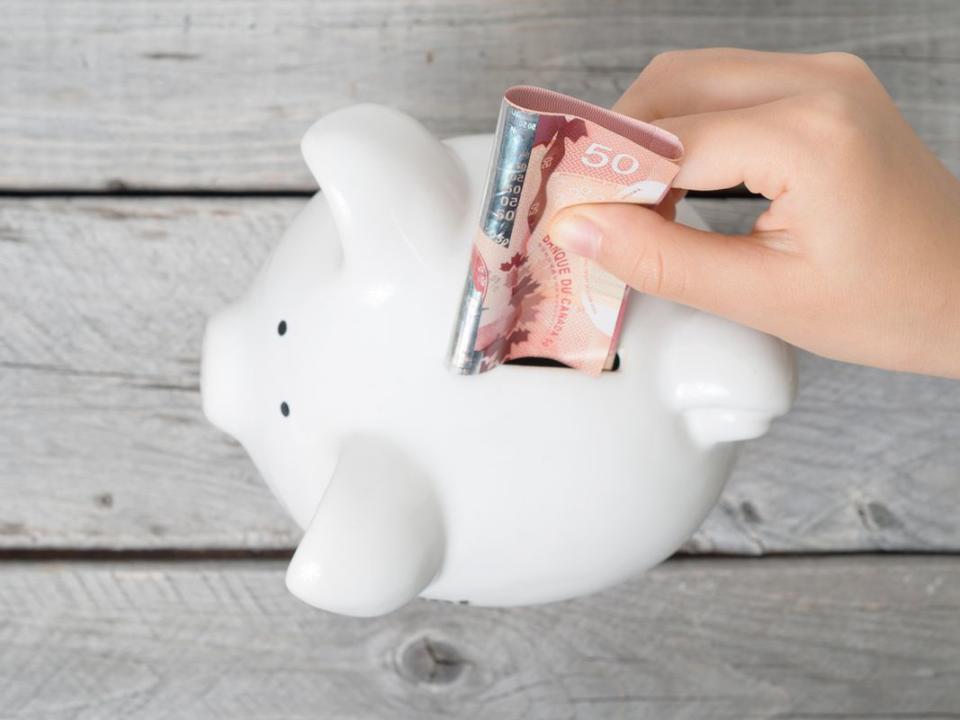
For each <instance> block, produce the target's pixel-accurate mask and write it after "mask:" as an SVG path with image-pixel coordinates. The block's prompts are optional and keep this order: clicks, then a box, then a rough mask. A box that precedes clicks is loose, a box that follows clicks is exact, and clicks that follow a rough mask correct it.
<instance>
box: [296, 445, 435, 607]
mask: <svg viewBox="0 0 960 720" xmlns="http://www.w3.org/2000/svg"><path fill="white" fill-rule="evenodd" d="M444 548H445V534H444V528H443V522H442V515H441V512H440V507H439V504H438V503H437V500H436V496H435V491H434V488H433V486H432V484H431V483H430V482H429V481H428V479H427V477H426V475H425V474H423V473H422V472H420V471H419V470H418V468H416V466H415V465H414V464H413V463H411V461H410V460H409V458H408V457H406V456H405V455H404V454H403V453H401V452H399V451H397V450H396V449H395V448H393V447H391V446H389V445H388V444H385V443H383V442H380V441H376V440H371V439H362V438H358V439H355V440H351V441H350V442H348V443H347V444H345V446H344V448H343V450H342V452H341V455H340V461H339V463H338V465H337V468H336V470H335V472H334V476H333V479H332V480H331V481H330V484H329V486H328V487H327V490H326V492H325V493H324V496H323V498H322V499H321V501H320V504H319V506H318V507H317V511H316V514H315V515H314V518H313V520H312V522H311V523H310V526H309V527H308V528H307V531H306V533H305V534H304V536H303V539H302V540H301V541H300V545H299V546H298V547H297V551H296V553H295V554H294V556H293V559H292V560H291V561H290V565H289V567H288V568H287V576H286V583H287V588H288V589H289V590H290V592H291V593H293V594H294V595H295V596H296V597H298V598H300V599H301V600H303V601H304V602H306V603H308V604H310V605H313V606H314V607H317V608H321V609H323V610H328V611H330V612H335V613H339V614H342V615H353V616H356V617H373V616H377V615H384V614H386V613H389V612H392V611H393V610H396V609H398V608H400V607H402V606H403V605H405V604H406V603H408V602H409V601H410V600H412V599H414V598H415V597H417V596H418V595H419V594H420V593H421V592H423V590H424V589H425V588H426V587H427V586H428V585H430V583H431V582H432V581H433V580H434V578H435V577H436V576H437V574H438V573H439V572H440V569H441V567H442V565H443V557H444Z"/></svg>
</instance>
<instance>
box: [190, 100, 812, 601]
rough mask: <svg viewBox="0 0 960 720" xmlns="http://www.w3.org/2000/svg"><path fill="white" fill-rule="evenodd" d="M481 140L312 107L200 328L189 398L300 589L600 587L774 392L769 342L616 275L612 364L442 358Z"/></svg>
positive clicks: (448, 594)
mask: <svg viewBox="0 0 960 720" xmlns="http://www.w3.org/2000/svg"><path fill="white" fill-rule="evenodd" d="M490 143H491V137H490V136H487V135H484V136H472V137H462V138H455V139H452V140H449V141H446V142H443V143H441V142H439V141H437V140H436V139H434V138H433V137H432V136H431V135H430V134H429V133H427V132H426V130H424V128H423V127H422V126H420V125H419V124H418V123H416V122H415V121H414V120H412V119H411V118H409V117H407V116H405V115H403V114H401V113H398V112H396V111H393V110H390V109H388V108H383V107H378V106H372V105H361V106H355V107H351V108H347V109H344V110H341V111H338V112H335V113H333V114H331V115H328V116H326V117H324V118H323V119H321V120H320V121H319V122H317V123H316V124H315V125H314V126H313V127H312V128H311V129H310V131H309V132H308V133H307V135H306V137H305V138H304V141H303V153H304V157H305V159H306V161H307V164H308V165H309V167H310V169H311V171H312V172H313V174H314V175H315V176H316V179H317V181H318V183H319V185H320V188H321V190H322V192H321V193H318V194H317V195H316V196H315V197H314V198H313V199H312V200H311V201H310V202H309V203H308V205H307V206H306V208H305V209H304V210H303V211H302V213H301V214H300V215H299V217H298V218H297V219H296V220H295V221H294V223H293V224H292V225H291V227H290V228H289V230H288V231H287V233H286V235H285V236H284V238H283V240H282V241H281V243H280V245H279V246H278V247H277V249H276V251H275V252H274V254H273V255H272V256H271V258H270V259H269V261H268V262H267V263H266V266H265V267H264V268H263V270H262V271H261V273H260V275H259V276H258V277H257V279H256V280H255V282H254V284H253V286H252V287H251V288H250V290H249V292H248V293H247V294H246V295H245V296H244V297H242V298H241V299H239V300H238V301H237V302H236V303H235V304H233V305H231V306H229V307H227V308H226V309H224V310H223V311H222V312H220V313H219V314H217V315H216V316H214V317H213V318H212V319H211V320H210V322H209V325H208V327H207V331H206V336H205V339H204V348H203V373H202V375H203V377H202V390H203V404H204V410H205V412H206V414H207V416H208V417H209V419H210V420H211V421H212V422H213V423H214V424H215V425H217V426H218V427H219V428H221V429H222V430H224V431H225V432H227V433H229V434H230V435H232V436H233V437H235V438H236V439H237V440H238V441H239V442H241V443H242V444H243V446H244V447H245V448H246V450H247V452H248V453H249V454H250V456H251V458H252V459H253V461H254V463H255V464H256V465H257V467H258V469H259V470H260V472H261V473H262V475H263V477H264V478H265V480H266V482H267V484H268V485H269V487H270V489H271V490H272V491H273V493H274V494H275V495H276V496H277V498H278V499H279V500H280V502H281V503H283V505H284V507H285V508H286V509H287V511H288V512H289V513H290V514H291V515H292V516H293V518H294V519H295V520H296V522H297V523H299V524H300V525H301V526H302V527H303V528H304V530H305V533H304V536H303V540H302V541H301V543H300V546H299V548H298V549H297V552H296V554H295V556H294V558H293V560H292V562H291V563H290V567H289V569H288V572H287V585H288V587H289V588H290V590H291V591H292V592H293V593H294V594H295V595H297V596H298V597H300V598H301V599H303V600H305V601H306V602H308V603H310V604H312V605H315V606H317V607H320V608H324V609H326V610H330V611H333V612H338V613H344V614H349V615H359V616H372V615H379V614H383V613H387V612H390V611H391V610H394V609H396V608H398V607H400V606H402V605H403V604H405V603H406V602H408V601H409V600H411V599H412V598H414V597H416V596H418V595H422V596H425V597H429V598H439V599H444V600H451V601H456V602H470V603H475V604H479V605H501V606H502V605H520V604H528V603H541V602H547V601H552V600H559V599H563V598H568V597H572V596H576V595H581V594H584V593H590V592H594V591H597V590H600V589H602V588H604V587H607V586H610V585H612V584H615V583H618V582H620V581H622V580H624V579H626V578H627V577H629V576H631V575H633V574H634V573H637V572H639V571H642V570H644V569H646V568H649V567H651V566H652V565H654V564H656V563H658V562H660V561H661V560H662V559H664V558H665V557H667V556H668V555H670V554H671V553H672V552H674V551H675V550H676V549H677V548H678V547H679V546H680V545H681V544H682V543H683V542H684V540H686V539H687V538H688V537H689V536H690V534H691V533H692V532H693V531H694V530H695V528H696V527H697V526H698V525H699V524H700V522H701V521H702V520H703V518H704V516H705V515H706V514H707V512H708V511H709V510H710V508H711V506H712V505H713V504H714V502H715V500H716V498H717V496H718V494H719V493H720V490H721V488H722V486H723V483H724V481H725V479H726V478H727V476H728V474H729V471H730V467H731V463H732V461H733V458H734V452H735V448H736V443H737V441H741V440H746V439H749V438H755V437H757V436H759V435H762V434H763V433H764V432H765V431H766V430H767V428H768V426H769V423H770V421H771V419H772V418H773V417H775V416H777V415H780V414H782V413H784V412H786V411H787V409H788V407H789V405H790V402H791V399H792V397H793V393H794V382H795V381H794V377H795V373H794V368H793V361H792V355H791V353H790V351H789V349H788V348H787V347H786V346H785V345H784V344H783V343H781V342H780V341H778V340H775V339H773V338H771V337H769V336H766V335H763V334H761V333H758V332H755V331H753V330H749V329H746V328H743V327H741V326H738V325H736V324H733V323H731V322H728V321H726V320H722V319H720V318H717V317H714V316H711V315H707V314H704V313H701V312H697V311H694V310H691V309H689V308H686V307H682V306H679V305H675V304H671V303H668V302H664V301H661V300H658V299H655V298H652V297H647V296H640V295H637V294H634V295H633V296H632V298H631V300H630V304H629V309H628V311H627V315H626V318H625V322H624V328H623V335H622V342H621V345H620V351H619V353H620V359H621V365H620V369H619V370H617V371H616V372H609V373H604V374H603V376H602V377H600V378H599V379H596V378H591V377H588V376H586V375H583V374H580V373H578V372H576V371H573V370H567V369H562V368H545V367H521V366H503V367H499V368H497V369H495V370H493V371H491V372H489V373H486V374H484V375H480V376H475V377H461V376H457V375H454V374H452V373H451V372H449V371H448V370H447V369H446V367H445V360H446V353H447V347H448V343H449V340H450V333H451V330H452V326H453V322H454V316H455V313H456V310H457V306H458V302H459V299H460V293H461V290H462V286H463V282H464V277H465V275H464V274H465V272H466V269H467V268H466V265H467V260H468V255H469V245H470V243H471V240H472V235H473V232H474V227H475V224H476V222H477V212H478V210H477V208H478V207H479V205H480V202H481V194H482V190H483V183H484V180H485V174H486V170H487V162H488V159H489V152H490ZM679 213H680V214H679V219H680V220H681V221H683V222H686V223H688V224H691V225H694V226H699V227H703V223H702V221H701V220H700V218H699V217H697V215H696V213H695V212H694V211H693V210H692V208H690V207H689V206H688V205H683V204H681V207H680V210H679Z"/></svg>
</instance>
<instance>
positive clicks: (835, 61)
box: [817, 51, 873, 76]
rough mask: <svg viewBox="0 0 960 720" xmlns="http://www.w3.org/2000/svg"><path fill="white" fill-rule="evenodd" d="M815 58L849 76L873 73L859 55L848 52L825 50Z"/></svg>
mask: <svg viewBox="0 0 960 720" xmlns="http://www.w3.org/2000/svg"><path fill="white" fill-rule="evenodd" d="M817 58H818V59H819V60H820V61H821V62H822V63H823V64H825V65H827V66H829V67H830V68H831V69H832V70H835V71H838V72H841V73H844V74H846V75H850V76H865V75H873V72H872V71H871V70H870V66H869V65H867V63H866V61H865V60H864V59H863V58H862V57H860V56H859V55H854V54H853V53H849V52H840V51H834V52H825V53H820V54H819V55H817Z"/></svg>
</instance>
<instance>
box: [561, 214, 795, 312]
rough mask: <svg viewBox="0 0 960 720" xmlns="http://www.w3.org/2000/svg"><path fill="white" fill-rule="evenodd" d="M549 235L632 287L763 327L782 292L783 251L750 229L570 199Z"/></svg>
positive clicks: (569, 249)
mask: <svg viewBox="0 0 960 720" xmlns="http://www.w3.org/2000/svg"><path fill="white" fill-rule="evenodd" d="M550 239H551V240H552V241H553V242H554V243H556V244H557V245H559V246H560V247H562V248H564V249H565V250H568V251H569V252H572V253H574V254H577V255H582V256H584V257H587V258H589V259H591V260H594V261H596V262H597V263H598V264H599V265H600V266H601V267H603V268H604V269H606V270H607V271H609V272H611V273H613V274H614V275H616V276H617V277H619V278H620V279H621V280H623V281H624V282H625V283H627V284H628V285H629V286H630V287H632V288H635V289H636V290H639V291H640V292H643V293H648V294H650V295H658V296H660V297H664V298H667V299H668V300H673V301H676V302H679V303H683V304H684V305H690V306H693V307H696V308H699V309H701V310H706V311H707V312H712V313H715V314H717V315H723V316H725V317H728V318H731V319H733V320H737V321H739V322H743V323H745V324H748V325H754V326H756V327H761V326H764V325H766V324H767V323H766V322H765V320H764V319H765V318H766V319H767V320H769V316H770V311H771V309H772V308H773V306H774V305H775V304H779V302H780V298H781V296H782V295H783V292H784V282H783V281H784V280H785V279H786V271H787V269H788V268H787V263H788V258H786V257H785V256H784V255H783V254H782V253H779V252H777V251H776V250H774V249H772V248H770V247H767V246H766V245H764V244H762V243H760V242H758V241H757V240H756V239H755V238H753V237H751V236H742V235H721V234H718V233H712V232H705V231H703V230H696V229H694V228H691V227H687V226H686V225H681V224H679V223H676V222H672V221H670V220H668V219H666V218H664V217H662V216H661V215H660V214H658V213H657V212H656V211H654V210H652V209H649V208H644V207H640V206H638V205H628V204H624V203H608V204H594V205H576V206H573V207H570V208H567V209H565V210H563V211H561V212H560V213H558V214H557V216H556V217H555V218H554V220H553V223H552V225H551V228H550Z"/></svg>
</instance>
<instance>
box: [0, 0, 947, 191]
mask: <svg viewBox="0 0 960 720" xmlns="http://www.w3.org/2000/svg"><path fill="white" fill-rule="evenodd" d="M0 35H2V37H3V42H2V43H0V67H3V72H2V73H0V93H2V96H3V99H4V101H3V103H0V149H2V155H3V162H2V163H0V188H101V189H102V188H106V189H121V188H124V187H131V186H132V187H148V188H253V189H279V188H286V189H296V188H311V187H313V183H312V181H311V179H310V178H309V176H308V174H307V172H306V169H305V167H304V165H303V163H302V162H301V160H300V157H299V153H298V149H297V148H298V142H299V139H300V137H301V135H302V134H303V132H304V131H305V129H306V128H307V127H308V126H309V125H310V124H311V123H312V122H313V121H314V120H315V119H316V118H317V117H318V116H319V115H321V114H323V113H325V112H328V111H330V110H332V109H334V108H337V107H339V106H342V105H346V104H350V103H355V102H361V101H369V102H379V103H385V104H388V105H393V106H396V107H398V108H401V109H403V110H406V111H407V112H410V113H412V114H413V115H415V116H416V117H419V118H421V119H422V120H423V121H424V122H426V124H427V125H428V126H429V127H430V128H431V129H433V130H435V131H437V132H439V133H441V134H455V133H462V132H478V131H482V132H488V131H490V130H491V128H492V127H493V123H494V120H495V115H496V112H497V107H498V98H499V95H500V93H501V92H502V91H503V90H504V89H505V88H506V87H508V86H509V85H511V84H514V83H535V84H542V85H546V86H550V87H553V88H556V89H559V90H562V91H565V92H569V93H573V94H576V95H578V96H582V97H584V98H586V99H590V100H593V101H596V102H599V103H611V102H613V101H614V100H615V99H616V98H617V97H618V95H619V94H620V93H621V92H622V91H623V90H624V89H625V88H626V87H627V86H628V85H629V83H630V82H631V80H632V79H633V78H634V77H635V76H636V74H637V73H638V72H639V70H640V69H641V68H642V67H643V66H644V65H645V64H646V63H647V62H648V61H649V59H650V58H651V57H652V56H653V55H654V54H656V53H657V52H660V51H663V50H666V49H671V48H685V47H700V46H737V47H750V48H755V49H767V50H788V51H789V50H799V51H820V50H848V51H852V52H856V53H859V54H860V55H862V56H863V57H864V58H865V59H866V60H867V61H868V62H869V63H870V65H871V67H872V68H873V69H874V71H875V72H876V73H877V75H878V76H879V77H880V79H881V80H882V81H883V82H884V83H885V84H886V86H887V87H888V88H889V90H890V92H891V93H892V95H893V96H894V98H895V99H896V100H897V101H898V102H899V103H900V105H901V107H902V108H903V110H904V113H905V114H906V116H907V118H908V120H909V121H910V122H911V123H913V125H914V126H915V127H916V128H917V130H918V131H919V132H920V134H921V136H922V137H923V138H924V139H925V140H926V141H927V142H928V143H929V144H930V145H931V147H933V149H934V150H935V151H936V152H937V153H938V154H939V155H940V157H941V158H943V160H944V161H945V162H946V163H947V164H948V166H949V167H951V169H952V170H953V171H954V172H955V173H957V172H960V72H958V70H957V68H958V63H960V4H958V3H956V2H954V1H953V0H915V1H914V2H910V3H904V2H900V1H899V0H786V1H781V2H770V1H768V0H728V1H727V2H724V3H719V4H718V3H715V2H708V1H707V0H684V1H683V2H677V1H676V0H645V1H643V2H635V3H630V2H623V1H622V0H594V1H593V2H590V3H579V2H575V1H574V0H559V1H555V2H550V3H544V2H540V1H539V0H494V1H490V0H470V1H468V2H463V1H462V0H431V1H430V2H412V1H410V0H404V1H402V2H395V1H394V0H371V1H369V2H364V3H356V2H354V1H353V0H327V1H326V2H313V1H312V0H276V1H275V2H270V3H263V2H259V1H258V0H230V1H229V2H218V3H209V2H203V1H202V0H179V1H178V2H170V3H143V2H135V3H116V2H110V0H48V1H46V2H43V3H37V2H35V1H33V0H7V1H6V2H5V3H4V6H3V13H2V16H0Z"/></svg>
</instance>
